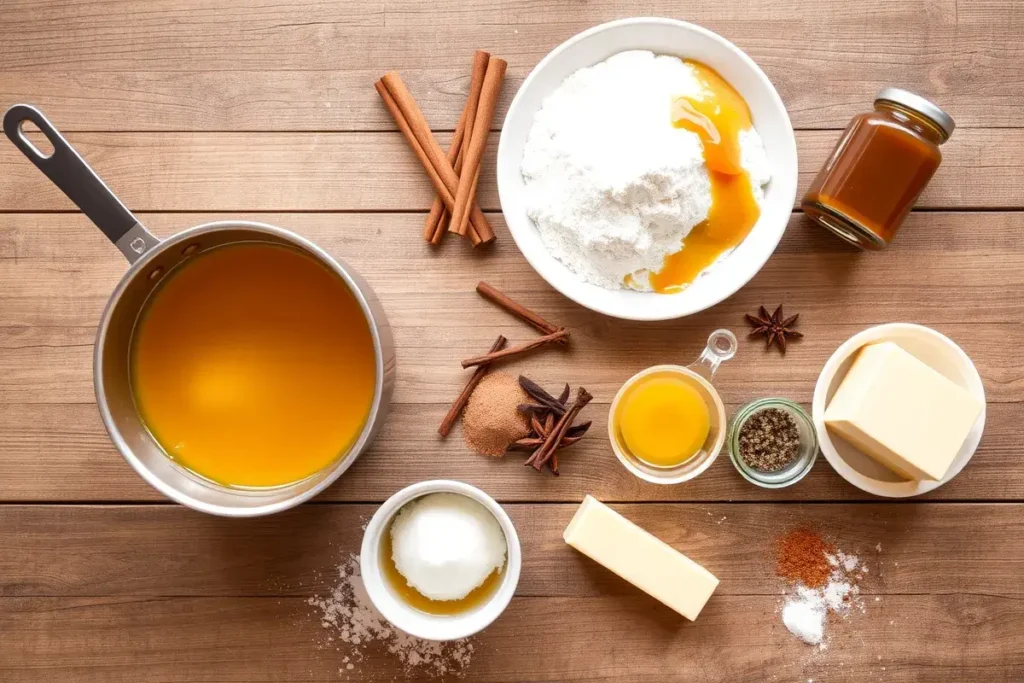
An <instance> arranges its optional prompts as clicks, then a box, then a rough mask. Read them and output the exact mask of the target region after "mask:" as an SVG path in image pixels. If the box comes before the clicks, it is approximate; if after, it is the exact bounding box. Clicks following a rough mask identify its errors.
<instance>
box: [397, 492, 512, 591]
mask: <svg viewBox="0 0 1024 683" xmlns="http://www.w3.org/2000/svg"><path fill="white" fill-rule="evenodd" d="M391 544H392V547H393V548H394V552H393V557H394V560H395V568H396V569H398V571H399V573H400V574H401V575H402V576H403V577H405V580H406V581H408V582H409V585H410V586H412V587H413V588H415V589H416V590H418V591H419V592H420V593H421V594H422V595H425V596H426V597H428V598H430V599H431V600H461V599H462V598H464V597H466V596H467V595H469V593H470V592H471V591H472V590H473V589H474V588H477V587H478V586H480V585H481V584H483V582H484V581H486V580H487V577H488V576H490V575H491V574H493V573H494V572H495V571H498V570H500V569H501V568H502V567H503V566H504V565H505V550H506V548H507V547H508V543H507V542H506V541H505V534H504V532H503V531H502V530H501V525H500V524H498V520H497V519H495V517H494V515H492V514H491V513H490V511H488V510H487V508H485V507H484V506H483V505H481V504H480V503H478V502H476V501H475V500H473V499H471V498H467V497H466V496H463V495H461V494H458V493H431V494H429V495H426V496H423V497H422V498H418V499H416V500H414V501H413V502H411V503H407V504H406V505H405V506H404V507H403V508H402V509H401V511H400V512H399V513H398V516H397V517H396V518H395V521H394V523H393V524H392V525H391Z"/></svg>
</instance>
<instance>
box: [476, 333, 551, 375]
mask: <svg viewBox="0 0 1024 683" xmlns="http://www.w3.org/2000/svg"><path fill="white" fill-rule="evenodd" d="M568 336H569V330H567V329H565V328H564V327H560V328H559V329H557V330H555V331H554V332H552V333H551V334H546V335H544V336H543V337H537V338H536V339H533V340H531V341H528V342H526V343H525V344H520V345H519V346H513V347H511V348H508V349H502V350H500V351H492V352H491V353H488V354H487V355H484V356H474V357H472V358H467V359H466V360H464V361H462V367H464V368H471V367H473V366H476V365H489V364H491V363H496V362H497V361H501V360H507V359H508V358H513V357H515V356H519V355H521V354H524V353H526V352H527V351H533V350H534V349H536V348H539V347H541V346H544V345H545V344H551V343H552V342H558V341H561V340H563V339H565V338H567V337H568Z"/></svg>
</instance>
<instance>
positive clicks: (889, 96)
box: [875, 88, 956, 139]
mask: <svg viewBox="0 0 1024 683" xmlns="http://www.w3.org/2000/svg"><path fill="white" fill-rule="evenodd" d="M878 101H883V102H892V103H894V104H898V105H900V106H901V107H906V108H907V109H911V110H913V111H916V112H917V113H919V114H921V115H922V116H924V117H926V118H928V119H931V120H932V121H934V122H935V125H937V126H938V127H939V128H941V129H942V130H943V132H944V133H945V134H946V138H947V139H948V138H949V136H950V135H952V134H953V128H955V127H956V124H955V123H954V122H953V117H952V116H950V115H949V114H947V113H946V112H944V111H942V110H941V109H939V107H938V105H936V104H935V103H934V102H930V101H929V100H926V99H925V98H923V97H921V96H920V95H915V94H914V93H912V92H909V91H907V90H903V89H902V88H882V89H881V90H880V91H879V92H878V94H877V95H875V102H878Z"/></svg>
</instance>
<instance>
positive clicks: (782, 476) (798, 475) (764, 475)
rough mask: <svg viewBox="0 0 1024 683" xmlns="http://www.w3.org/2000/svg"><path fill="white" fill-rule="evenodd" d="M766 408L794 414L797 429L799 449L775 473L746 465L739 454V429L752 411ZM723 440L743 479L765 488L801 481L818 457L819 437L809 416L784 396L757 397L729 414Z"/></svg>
mask: <svg viewBox="0 0 1024 683" xmlns="http://www.w3.org/2000/svg"><path fill="white" fill-rule="evenodd" d="M766 408H778V409H779V410H784V411H786V412H787V413H789V414H790V415H792V416H793V419H794V420H795V421H796V426H797V429H798V430H800V452H799V453H797V456H796V458H795V459H794V460H793V462H791V463H789V464H788V465H786V466H785V467H784V468H782V469H781V470H778V471H777V472H764V471H762V470H759V469H755V468H753V467H751V466H750V465H748V464H747V462H746V461H745V460H744V459H743V457H742V456H741V455H740V428H742V427H743V424H744V423H745V422H746V421H747V420H748V419H749V418H750V417H751V416H752V415H753V414H754V413H757V412H759V411H761V410H764V409H766ZM725 443H726V445H727V447H728V449H729V459H730V460H732V464H733V465H734V466H735V467H736V470H737V471H738V472H739V473H740V474H741V475H742V476H743V478H744V479H746V480H747V481H749V482H750V483H752V484H756V485H758V486H760V487H762V488H766V489H781V488H785V487H786V486H790V485H792V484H795V483H796V482H798V481H800V480H801V479H803V478H804V476H806V474H807V473H808V472H810V471H811V467H812V466H813V465H814V461H815V460H816V459H817V458H818V436H817V433H816V432H815V430H814V423H813V422H812V421H811V418H810V416H809V415H808V414H807V413H806V411H804V409H803V408H802V407H800V404H799V403H795V402H793V401H790V400H789V399H785V398H759V399H757V400H756V401H751V402H750V403H748V404H746V405H745V406H743V407H741V408H740V409H739V410H737V411H736V413H735V414H733V416H732V421H731V423H730V424H729V433H728V435H727V436H726V439H725Z"/></svg>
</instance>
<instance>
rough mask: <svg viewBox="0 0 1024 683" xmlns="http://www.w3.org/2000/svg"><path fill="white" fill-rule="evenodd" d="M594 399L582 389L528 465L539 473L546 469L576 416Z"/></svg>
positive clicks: (527, 462) (531, 457)
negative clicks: (545, 466)
mask: <svg viewBox="0 0 1024 683" xmlns="http://www.w3.org/2000/svg"><path fill="white" fill-rule="evenodd" d="M593 398H594V397H593V396H591V395H590V392H588V391H587V390H586V389H584V388H583V387H580V388H579V390H578V391H577V392H576V400H575V401H574V402H573V404H572V406H570V407H569V410H567V411H565V415H563V416H562V417H561V418H559V420H558V422H557V423H555V427H554V429H552V430H551V433H549V434H548V436H547V438H546V439H544V443H543V444H542V445H541V447H540V448H538V449H537V450H536V451H534V453H533V455H531V456H530V458H529V459H528V460H527V461H526V464H527V465H530V466H531V467H533V469H535V470H537V471H538V472H540V471H541V470H542V469H544V465H546V464H547V463H548V461H549V460H551V458H552V456H554V454H555V451H556V450H557V449H558V444H559V443H561V441H562V439H563V438H565V433H566V432H567V431H568V430H569V427H570V426H572V422H573V420H575V419H576V416H577V415H579V413H580V411H581V410H583V408H584V407H586V405H587V404H588V403H590V401H591V400H592V399H593ZM552 471H554V468H552Z"/></svg>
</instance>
